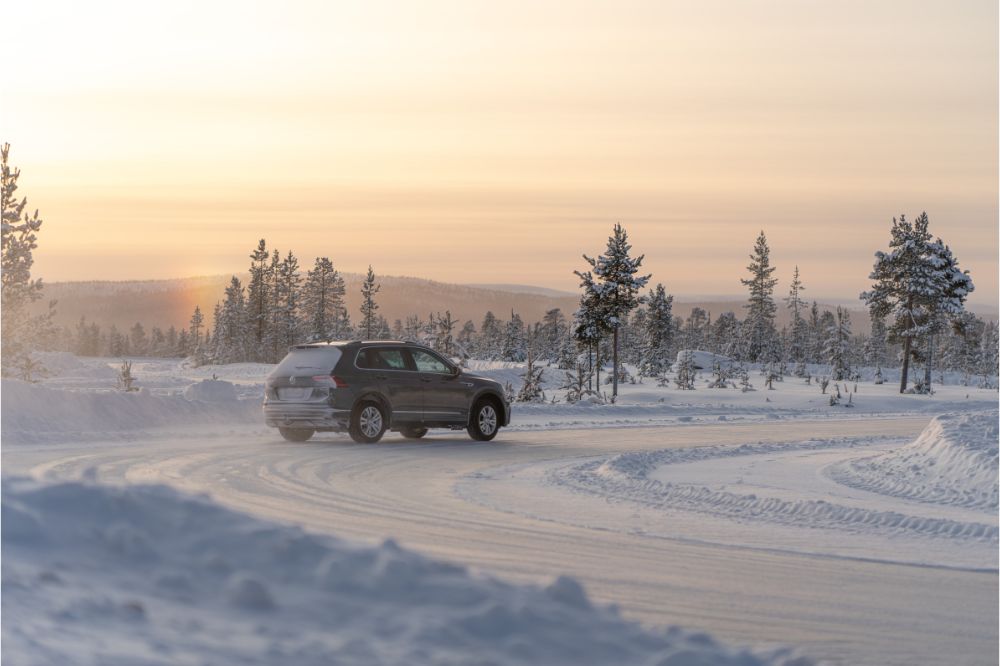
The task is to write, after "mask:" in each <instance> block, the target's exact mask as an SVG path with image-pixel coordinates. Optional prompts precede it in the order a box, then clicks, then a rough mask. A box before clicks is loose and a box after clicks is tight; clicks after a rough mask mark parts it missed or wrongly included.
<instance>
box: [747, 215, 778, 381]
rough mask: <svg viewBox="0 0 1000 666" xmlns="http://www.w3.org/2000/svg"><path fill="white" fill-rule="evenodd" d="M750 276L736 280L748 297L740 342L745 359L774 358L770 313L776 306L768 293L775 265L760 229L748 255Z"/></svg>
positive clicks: (764, 359)
mask: <svg viewBox="0 0 1000 666" xmlns="http://www.w3.org/2000/svg"><path fill="white" fill-rule="evenodd" d="M747 270H748V271H749V272H750V276H751V277H750V279H744V280H740V282H742V283H743V284H744V285H745V286H746V287H748V288H749V291H750V298H749V300H748V302H747V304H746V305H745V306H744V307H745V308H746V309H747V318H746V321H745V322H744V323H743V334H744V336H745V339H744V344H745V348H746V356H747V360H748V361H751V362H757V361H762V362H765V361H776V360H778V358H777V354H776V353H775V338H776V337H777V331H776V330H775V328H774V315H775V313H776V311H777V308H776V306H775V304H774V299H773V298H772V294H773V293H774V286H775V285H776V284H777V283H778V279H777V278H774V277H771V275H772V274H773V273H774V271H775V268H774V267H773V266H771V249H770V248H769V247H768V245H767V237H766V236H765V235H764V232H763V231H761V232H760V235H759V236H757V242H756V243H755V244H754V249H753V254H751V255H750V265H748V266H747Z"/></svg>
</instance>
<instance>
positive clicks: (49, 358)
mask: <svg viewBox="0 0 1000 666" xmlns="http://www.w3.org/2000/svg"><path fill="white" fill-rule="evenodd" d="M31 358H32V359H33V360H34V361H35V362H36V363H38V364H39V365H40V366H41V367H42V371H43V372H42V374H43V377H72V378H77V379H96V380H112V381H114V380H115V379H117V377H118V373H117V372H116V371H115V370H114V369H113V368H112V367H111V366H109V365H108V364H107V363H106V362H104V361H100V360H94V359H88V360H86V361H85V360H83V359H81V358H80V357H78V356H76V355H75V354H71V353H70V352H34V353H32V355H31Z"/></svg>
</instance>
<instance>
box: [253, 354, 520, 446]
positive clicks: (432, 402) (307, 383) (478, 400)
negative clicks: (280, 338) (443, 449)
mask: <svg viewBox="0 0 1000 666" xmlns="http://www.w3.org/2000/svg"><path fill="white" fill-rule="evenodd" d="M264 419H265V421H266V422H267V425H269V426H273V427H275V428H277V429H278V431H279V432H281V436H282V437H284V438H285V439H287V440H289V441H293V442H304V441H306V440H307V439H309V438H310V437H312V436H313V433H315V432H348V433H350V435H351V438H353V439H354V441H356V442H365V443H371V442H377V441H378V440H380V439H381V438H382V435H383V434H385V431H386V430H393V431H398V432H400V433H402V435H403V436H404V437H410V438H420V437H423V436H424V435H425V434H427V429H428V428H450V429H452V430H461V429H463V428H464V429H467V430H468V431H469V435H470V436H471V437H472V438H473V439H477V440H481V441H488V440H491V439H493V438H494V437H496V434H497V431H498V430H500V428H501V427H502V426H505V425H507V424H508V423H509V422H510V403H508V402H507V399H506V397H505V396H504V391H503V388H502V387H501V386H500V384H499V383H498V382H495V381H493V380H492V379H487V378H486V377H478V376H476V375H472V374H469V373H467V372H465V371H464V370H462V368H460V367H458V366H456V365H455V364H454V363H452V362H451V361H449V360H447V359H445V358H444V357H443V356H441V355H440V354H438V353H437V352H435V351H434V350H432V349H428V348H427V347H424V346H422V345H418V344H414V343H412V342H388V341H379V342H376V341H371V342H361V341H354V342H329V343H325V342H323V343H311V344H304V345H297V346H295V347H292V349H291V350H290V351H289V352H288V355H287V356H285V358H284V359H283V360H282V361H281V363H279V364H278V367H276V368H275V369H274V372H272V373H271V374H270V375H269V376H268V378H267V390H266V393H265V397H264Z"/></svg>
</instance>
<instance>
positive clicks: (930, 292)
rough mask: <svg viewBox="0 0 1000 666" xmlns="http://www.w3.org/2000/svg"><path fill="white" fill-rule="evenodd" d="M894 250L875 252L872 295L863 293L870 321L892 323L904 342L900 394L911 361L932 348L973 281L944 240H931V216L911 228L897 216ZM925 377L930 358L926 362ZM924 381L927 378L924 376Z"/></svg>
mask: <svg viewBox="0 0 1000 666" xmlns="http://www.w3.org/2000/svg"><path fill="white" fill-rule="evenodd" d="M889 247H890V251H889V252H888V253H885V252H881V251H879V252H876V253H875V265H874V267H873V269H872V272H871V275H870V276H869V277H870V279H871V280H873V281H874V283H873V284H872V288H871V290H870V291H867V292H864V293H862V294H861V298H862V299H863V300H864V301H865V302H866V304H867V305H868V308H869V310H870V312H871V316H872V318H885V319H887V320H889V327H888V332H889V336H890V340H892V341H900V342H902V344H903V358H902V363H903V364H902V368H901V371H900V386H899V391H900V393H903V392H905V391H906V384H907V380H908V375H909V367H910V359H911V357H912V356H913V354H914V352H915V351H916V345H918V344H919V343H920V342H925V343H926V344H927V348H928V350H929V349H930V348H931V344H932V342H931V340H930V338H932V336H933V335H934V333H936V332H938V331H939V330H940V328H941V325H942V319H944V318H948V317H953V316H956V315H958V314H960V313H961V312H962V310H963V304H964V302H965V298H966V296H967V295H968V294H969V293H970V292H971V291H972V289H973V285H972V280H971V279H970V278H969V275H968V272H967V271H961V270H960V269H959V268H958V262H957V260H956V259H955V258H954V256H953V255H952V254H951V251H950V250H949V249H948V247H947V246H946V245H944V244H943V243H942V242H941V241H940V239H938V240H937V241H936V242H932V241H931V234H930V232H929V231H928V219H927V214H926V213H922V214H921V215H920V217H918V218H917V219H916V220H915V221H914V222H913V223H912V224H911V223H910V222H908V221H907V220H906V218H905V216H902V215H901V216H900V217H899V219H898V220H896V219H895V218H893V221H892V229H891V239H890V241H889ZM926 362H927V364H928V366H927V374H929V373H930V362H931V359H930V358H928V359H927V360H926ZM925 379H926V376H925Z"/></svg>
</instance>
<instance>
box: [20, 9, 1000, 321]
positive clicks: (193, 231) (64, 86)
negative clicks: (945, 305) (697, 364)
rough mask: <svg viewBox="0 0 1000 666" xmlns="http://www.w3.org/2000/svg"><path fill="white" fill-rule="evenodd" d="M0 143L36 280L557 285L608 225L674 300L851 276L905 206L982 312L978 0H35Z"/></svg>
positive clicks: (985, 66)
mask: <svg viewBox="0 0 1000 666" xmlns="http://www.w3.org/2000/svg"><path fill="white" fill-rule="evenodd" d="M4 18H5V24H6V26H5V30H4V54H5V58H6V59H7V60H6V64H5V67H4V81H3V85H2V87H0V95H2V97H3V102H2V105H0V128H2V136H0V140H2V141H9V142H10V143H11V144H12V161H13V163H14V164H15V165H17V166H19V167H21V169H22V172H23V175H22V178H21V193H23V194H25V195H27V196H28V197H29V203H30V205H31V207H38V208H39V209H40V210H41V215H42V217H43V218H44V219H45V225H44V227H43V230H42V233H41V238H40V243H41V246H40V248H39V250H38V251H37V254H36V258H37V263H36V271H35V273H36V275H40V276H42V277H44V278H45V279H47V280H50V281H53V280H67V279H73V280H76V279H131V278H160V277H182V276H189V275H199V274H219V273H230V272H234V271H241V270H243V269H244V268H245V267H246V264H247V255H248V254H249V252H250V250H251V249H252V248H253V247H254V246H255V245H256V242H257V239H258V238H260V237H266V238H267V239H268V242H269V244H270V245H272V246H277V247H278V248H280V249H282V250H288V249H293V250H294V251H295V252H296V254H298V255H299V256H300V258H302V260H303V264H311V262H312V258H313V257H315V256H317V255H325V256H329V257H330V258H331V259H332V260H333V261H334V264H335V265H336V266H338V267H339V268H341V269H343V270H346V271H353V272H361V271H363V270H365V269H366V268H367V266H368V264H369V263H371V264H373V265H374V266H375V268H376V271H377V272H382V273H386V274H395V275H413V276H418V277H426V278H432V279H437V280H443V281H455V282H510V283H525V284H537V285H542V286H549V287H554V288H562V289H574V288H575V287H576V279H575V277H574V276H573V275H572V270H574V269H578V268H581V267H582V259H580V254H581V253H582V252H587V253H589V254H593V253H597V252H600V251H601V250H602V249H603V246H604V242H605V239H606V237H607V235H608V233H609V232H610V229H611V226H612V225H613V224H614V223H615V222H622V223H623V224H624V225H625V227H626V228H627V229H628V230H629V233H630V236H631V237H632V240H633V243H634V245H635V249H636V251H637V252H642V253H645V254H646V267H647V268H648V270H649V271H651V272H652V273H653V274H654V282H655V281H662V282H663V283H664V284H665V285H666V286H667V288H668V290H669V291H671V292H672V293H675V294H679V295H684V294H733V293H740V292H741V291H742V287H741V285H740V284H739V279H740V278H741V277H744V275H745V266H746V263H747V254H748V253H749V251H750V249H751V247H752V245H753V241H754V238H755V237H756V235H757V233H758V232H759V231H760V230H761V229H764V230H765V232H766V233H767V235H768V238H769V240H770V243H771V247H772V250H773V258H774V263H775V264H776V265H777V266H778V271H779V272H778V276H779V277H780V278H781V283H780V284H779V290H781V291H782V292H784V290H785V289H787V285H788V281H789V278H790V276H791V272H792V267H793V265H794V264H796V263H797V264H798V265H799V266H800V269H801V272H802V278H803V280H804V282H805V284H806V286H807V288H808V290H809V291H808V292H807V295H809V296H810V297H812V296H819V295H823V296H829V297H833V296H840V297H844V298H851V297H854V296H856V295H857V293H858V292H859V291H860V290H862V289H864V288H866V287H867V285H868V280H867V275H868V272H869V270H870V268H871V264H872V254H873V253H874V251H875V250H877V249H880V248H884V247H885V245H886V241H887V238H888V230H889V226H890V223H891V219H892V217H893V216H894V215H898V214H900V213H905V214H907V215H911V216H912V215H916V214H918V213H919V212H920V211H921V210H926V211H927V212H928V214H929V215H930V219H931V228H932V232H934V233H935V234H938V235H941V236H942V237H943V238H944V240H945V241H946V242H947V243H948V244H949V245H951V247H952V249H953V250H954V251H955V254H956V255H957V256H958V258H959V260H960V262H961V265H962V266H963V267H965V268H969V269H971V271H972V274H973V279H974V281H975V283H976V286H977V292H976V294H975V295H974V298H973V299H972V302H973V303H979V304H995V303H996V302H997V293H998V292H997V264H998V239H997V215H998V207H997V197H998V185H997V181H998V168H997V146H998V131H997V93H998V89H997V77H998V68H997V60H998V50H997V41H998V39H997V21H998V16H997V3H996V1H995V0H986V1H982V2H980V1H972V0H968V1H954V0H951V1H939V2H920V1H916V0H893V1H889V0H884V1H881V2H880V1H877V0H864V1H842V0H838V1H837V2H811V1H808V0H795V1H781V0H764V1H759V2H751V1H743V2H741V1H737V0H725V1H721V0H719V1H715V0H709V1H698V2H696V1H694V0H689V1H687V2H673V1H668V0H659V1H655V2H573V3H568V2H565V1H564V0H560V1H556V2H537V1H536V2H523V3H521V2H495V1H494V2H481V3H480V2H468V1H462V0H455V1H454V2H444V1H432V2H397V3H384V2H351V3H347V2H343V3H336V2H322V1H318V0H317V1H306V0H290V1H288V0H286V1H283V2H267V3H253V2H243V1H240V2H212V1H201V2H188V1H172V2H169V3H166V2H165V3H156V2H125V1H123V2H106V1H101V0H97V1H92V2H51V1H48V0H32V1H31V2H16V3H7V5H5V8H4Z"/></svg>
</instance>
